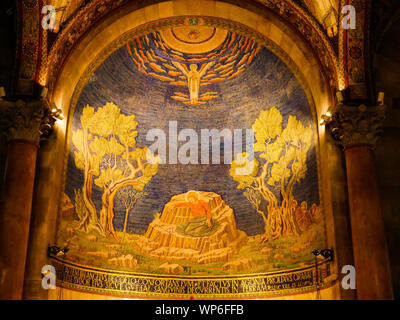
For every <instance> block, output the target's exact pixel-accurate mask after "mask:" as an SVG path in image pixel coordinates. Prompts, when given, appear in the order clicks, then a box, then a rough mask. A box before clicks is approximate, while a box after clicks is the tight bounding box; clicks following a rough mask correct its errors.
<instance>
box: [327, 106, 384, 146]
mask: <svg viewBox="0 0 400 320" xmlns="http://www.w3.org/2000/svg"><path fill="white" fill-rule="evenodd" d="M384 118H385V107H384V106H376V107H366V106H365V105H360V106H359V107H352V106H346V105H342V104H341V105H339V106H338V108H337V111H336V112H335V113H334V114H333V115H332V116H331V117H330V118H329V119H325V121H326V122H327V124H328V125H329V128H330V130H331V133H332V135H333V137H334V138H335V139H336V140H337V141H338V143H339V144H340V145H341V146H342V147H343V148H344V149H346V148H349V147H352V146H355V145H369V146H373V147H375V146H376V143H377V140H378V139H379V137H380V136H381V135H382V134H383V120H384Z"/></svg>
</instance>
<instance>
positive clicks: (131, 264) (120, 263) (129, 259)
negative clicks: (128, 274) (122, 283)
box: [108, 254, 138, 269]
mask: <svg viewBox="0 0 400 320" xmlns="http://www.w3.org/2000/svg"><path fill="white" fill-rule="evenodd" d="M108 263H109V264H111V265H113V266H116V267H123V268H130V269H133V268H136V267H137V265H138V262H137V260H136V259H134V258H133V256H132V255H131V254H127V255H125V256H120V257H118V258H112V259H108Z"/></svg>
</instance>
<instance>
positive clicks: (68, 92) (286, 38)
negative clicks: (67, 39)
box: [46, 1, 337, 295]
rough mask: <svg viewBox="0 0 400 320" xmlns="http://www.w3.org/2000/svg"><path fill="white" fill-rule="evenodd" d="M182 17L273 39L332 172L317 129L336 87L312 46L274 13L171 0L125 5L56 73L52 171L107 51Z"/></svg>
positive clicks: (330, 233) (325, 186) (324, 185)
mask: <svg viewBox="0 0 400 320" xmlns="http://www.w3.org/2000/svg"><path fill="white" fill-rule="evenodd" d="M182 16H186V17H187V16H202V17H208V18H209V19H210V20H211V21H213V23H215V24H217V23H224V24H226V26H229V25H231V28H242V29H241V30H240V31H241V32H245V33H246V32H247V33H252V36H253V37H259V40H260V41H261V40H262V39H268V48H270V49H271V50H272V51H273V52H274V53H276V54H277V55H278V56H279V57H280V58H281V59H283V61H284V62H285V64H287V65H288V66H289V68H290V69H291V70H292V71H293V72H294V73H295V75H296V77H297V78H298V79H299V81H300V82H301V84H302V86H303V88H304V90H305V92H306V93H307V96H308V100H309V103H310V106H311V108H312V110H313V113H314V122H315V126H316V128H317V130H318V132H317V139H318V143H317V145H318V147H319V150H318V154H319V157H320V162H319V166H321V167H326V168H329V167H330V162H329V161H328V156H327V154H328V153H330V154H332V152H334V151H332V150H331V149H330V146H329V143H328V142H327V137H326V135H325V131H324V128H323V127H318V124H317V123H318V119H319V118H320V116H321V115H322V114H324V113H325V112H326V111H327V110H328V108H329V106H330V105H331V104H332V102H333V97H332V87H331V86H330V83H329V80H328V79H327V78H326V77H325V75H324V69H323V66H322V65H321V63H320V61H319V59H318V58H317V57H316V55H315V52H314V51H313V50H312V48H311V47H310V46H309V44H308V43H307V41H305V39H304V38H303V37H302V36H301V35H299V34H298V33H297V32H296V31H294V30H293V29H292V28H290V27H288V26H287V25H286V24H285V23H284V22H283V21H282V20H281V19H280V18H279V17H277V16H276V14H275V13H273V12H272V11H270V10H268V11H266V12H264V13H263V15H259V14H256V13H254V12H252V11H249V10H247V9H244V8H240V7H237V6H235V5H233V4H228V3H225V2H220V1H210V2H207V3H206V4H204V5H202V6H199V7H196V6H194V7H191V6H190V5H187V2H186V1H185V2H181V1H168V2H161V3H158V4H153V5H149V6H147V7H144V8H139V9H138V8H137V7H136V5H134V4H126V6H123V7H121V8H119V9H117V10H115V12H113V13H112V14H109V15H107V16H106V17H104V19H102V20H101V21H99V22H98V23H97V24H96V28H92V29H90V30H89V31H88V32H87V33H85V34H84V35H83V37H82V38H81V39H80V41H78V42H77V43H76V44H75V45H74V46H73V47H72V48H71V51H70V53H69V55H68V57H67V58H66V59H65V61H64V62H63V64H62V66H61V68H60V70H59V71H58V72H56V74H55V77H54V84H53V85H52V86H51V90H52V93H51V99H52V100H53V101H54V102H55V103H56V104H57V106H58V107H61V108H62V110H63V114H64V118H65V120H64V121H63V122H60V123H58V125H57V128H56V129H57V139H56V140H55V141H53V142H52V144H51V143H50V144H49V145H48V146H47V147H46V149H49V148H51V149H56V150H59V152H58V155H57V157H56V159H55V161H54V162H53V163H52V166H53V169H54V170H55V171H56V172H58V175H59V176H60V177H61V176H62V173H63V170H64V168H65V165H66V162H65V161H66V159H65V158H64V154H63V153H64V152H63V150H64V149H65V147H66V146H65V142H66V137H65V135H66V131H67V125H68V124H67V119H68V116H70V115H71V114H72V112H73V111H72V108H73V106H74V104H75V99H76V97H77V96H78V93H79V90H80V89H81V88H82V86H83V84H84V83H85V81H84V80H82V79H84V78H85V75H86V74H87V73H90V72H91V70H94V68H95V67H96V66H97V65H98V64H99V61H101V60H102V59H104V58H105V57H106V56H107V52H105V50H106V48H109V49H108V50H112V46H110V45H111V44H112V43H113V42H115V41H118V39H123V35H124V34H127V33H129V32H132V30H135V32H139V33H140V32H142V33H146V32H148V30H151V26H154V25H156V24H157V23H159V24H160V25H162V24H163V23H165V22H166V21H168V20H171V19H176V18H177V17H182ZM149 28H150V29H149ZM121 36H122V37H121ZM110 48H111V49H110ZM109 53H110V52H108V54H109ZM49 84H50V83H49ZM328 149H329V151H328ZM319 172H320V173H321V178H320V179H321V186H320V188H321V189H320V192H321V193H323V194H324V197H323V198H324V206H325V212H326V224H327V225H329V226H332V227H330V228H329V230H327V234H326V236H327V243H328V246H329V247H335V246H336V245H335V235H334V228H333V225H334V223H333V213H332V212H333V209H332V196H331V187H332V186H331V185H330V182H329V172H328V171H325V170H319ZM58 179H59V180H58V182H57V184H58V185H59V188H55V189H57V190H53V193H54V196H53V197H50V199H49V200H48V201H49V202H51V206H52V207H53V208H54V207H57V205H58V203H59V200H60V198H59V196H60V193H58V190H61V186H62V178H58ZM332 268H333V269H332V270H331V271H332V272H335V270H336V266H333V267H332ZM335 288H336V287H335ZM335 288H333V289H332V290H333V291H330V292H331V293H329V294H330V295H335V294H337V288H336V289H335ZM335 290H336V291H335ZM332 292H336V293H332Z"/></svg>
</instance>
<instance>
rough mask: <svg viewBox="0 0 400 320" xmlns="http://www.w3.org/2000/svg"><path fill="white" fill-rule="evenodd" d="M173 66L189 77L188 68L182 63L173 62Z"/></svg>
mask: <svg viewBox="0 0 400 320" xmlns="http://www.w3.org/2000/svg"><path fill="white" fill-rule="evenodd" d="M172 64H173V65H174V66H175V67H177V68H178V69H179V70H181V71H182V73H183V74H184V75H185V76H187V75H188V73H189V70H188V68H187V67H186V65H185V64H184V63H180V62H176V61H172Z"/></svg>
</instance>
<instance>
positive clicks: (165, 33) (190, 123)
mask: <svg viewBox="0 0 400 320" xmlns="http://www.w3.org/2000/svg"><path fill="white" fill-rule="evenodd" d="M87 77H88V80H87V82H86V83H85V85H84V87H83V89H82V91H81V92H80V95H79V98H78V99H77V103H76V106H75V108H74V110H73V114H72V115H71V117H70V120H69V131H68V148H67V154H66V157H67V161H66V174H65V189H64V192H63V194H62V200H61V205H60V214H59V216H60V218H59V226H58V236H57V243H58V245H59V246H61V247H67V248H68V249H69V250H68V252H67V254H66V255H65V256H64V257H62V258H57V261H58V262H57V263H59V268H61V269H59V270H63V273H64V278H63V279H64V281H65V285H66V286H68V285H71V286H72V284H73V283H74V284H75V285H76V286H77V287H78V288H86V287H91V288H94V287H96V288H97V289H96V290H97V291H99V292H111V293H119V292H125V293H130V294H138V295H139V294H141V293H145V294H146V295H148V296H155V295H166V296H175V295H178V296H179V295H181V296H185V295H192V294H194V295H198V296H202V295H211V296H213V295H215V296H222V297H224V296H226V297H229V296H230V295H232V294H243V295H257V294H263V295H265V294H268V293H269V292H270V293H273V292H280V293H281V292H282V290H289V291H290V290H292V289H296V290H301V289H302V288H310V287H312V286H313V284H314V278H315V275H314V273H313V272H314V270H313V266H314V256H313V255H312V253H311V252H312V251H313V250H315V249H320V248H323V247H324V245H325V226H324V211H323V207H322V201H321V198H320V193H319V183H318V181H319V180H318V165H317V150H316V139H317V137H316V133H315V132H316V128H315V124H314V120H313V115H312V112H311V108H310V105H309V103H308V100H307V97H306V94H305V92H304V90H303V89H302V87H301V85H300V84H299V82H298V81H297V80H296V77H295V76H294V74H293V73H292V72H291V71H290V69H289V68H288V67H287V66H286V64H285V63H284V62H282V61H281V60H280V59H279V58H278V57H277V56H276V55H275V54H274V53H273V52H272V51H271V50H270V49H268V48H266V47H265V46H263V45H262V44H259V43H257V42H256V41H255V40H253V39H252V38H250V37H248V36H247V35H246V34H245V33H240V34H239V33H237V32H235V31H232V30H227V29H223V28H219V27H215V26H209V25H204V24H202V21H201V18H187V19H186V21H185V24H183V25H179V26H174V27H164V28H162V29H160V30H154V31H152V32H150V33H148V34H146V35H143V36H137V37H132V38H130V39H129V41H127V43H124V44H123V45H121V46H120V47H119V48H118V50H115V51H114V52H112V53H111V54H110V55H109V56H108V57H107V58H106V59H105V60H104V61H103V62H102V63H100V64H99V65H98V66H96V68H95V70H94V71H93V72H92V73H91V74H90V75H87ZM171 123H173V124H175V125H176V127H175V128H174V130H171ZM153 129H158V130H159V131H162V132H164V133H165V136H164V138H162V137H161V136H160V137H158V142H160V141H165V142H166V148H165V149H166V150H167V156H166V157H165V159H164V161H161V157H160V154H158V153H151V152H149V150H150V149H151V146H152V145H153V143H154V141H155V139H149V135H148V133H149V132H151V130H153ZM188 129H189V130H191V131H190V132H192V133H193V132H195V133H196V134H197V135H198V137H199V138H198V139H199V141H200V136H201V131H202V130H204V129H209V130H212V129H215V130H217V131H216V132H219V133H221V132H224V133H225V135H228V138H227V139H224V136H223V137H222V138H221V140H220V141H217V142H219V143H220V144H219V145H218V146H217V147H218V148H219V150H218V151H220V152H219V157H220V159H221V161H220V163H219V164H218V163H215V162H214V163H212V161H211V160H210V161H208V162H204V161H203V160H204V157H207V158H209V159H211V158H212V148H213V147H214V146H215V143H216V141H211V142H210V141H208V143H209V146H210V149H209V151H207V153H206V154H204V152H200V149H201V148H200V146H199V147H198V148H196V149H195V150H194V149H193V148H192V147H190V148H188V147H187V144H188V139H189V137H186V138H184V139H181V133H182V132H185V130H186V132H187V130H188ZM238 129H242V131H241V133H240V139H233V138H232V137H233V136H234V132H238ZM247 129H253V131H254V137H253V139H252V140H251V139H250V141H251V146H250V147H252V148H254V157H253V156H252V155H251V153H249V152H247V150H249V140H248V139H245V138H246V137H245V136H246V134H245V132H246V130H247ZM235 130H236V131H235ZM171 131H172V132H171ZM229 133H232V135H231V137H230V138H229ZM178 137H179V139H178ZM192 142H193V141H192ZM232 144H233V146H232ZM185 145H186V147H185ZM192 145H193V144H191V146H192ZM231 147H232V148H231ZM227 149H231V150H234V152H233V155H232V158H231V159H228V160H226V157H225V155H224V151H226V150H227ZM237 150H239V151H237ZM158 151H160V150H158ZM201 151H203V150H201ZM235 151H237V152H236V153H235ZM174 152H175V153H178V154H179V155H181V156H182V157H184V158H185V159H189V158H190V159H191V160H190V161H186V162H188V163H182V161H176V162H171V161H169V160H171V159H173V158H174ZM190 153H195V156H194V157H193V154H190ZM189 156H190V157H189ZM175 157H176V155H175ZM193 159H194V160H193ZM249 168H250V169H249ZM74 270H75V271H74ZM76 270H79V272H78V271H76ZM93 270H97V271H96V272H93ZM122 275H123V276H122ZM252 276H254V277H252ZM115 277H117V278H115ZM121 277H122V278H121ZM67 278H68V279H72V278H73V279H75V280H74V281H70V280H66V279H67ZM118 279H119V280H118ZM121 279H123V280H121ZM138 279H141V280H140V281H139V280H138ZM249 281H250V282H249ZM277 285H279V286H277ZM107 290H108V291H107Z"/></svg>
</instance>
